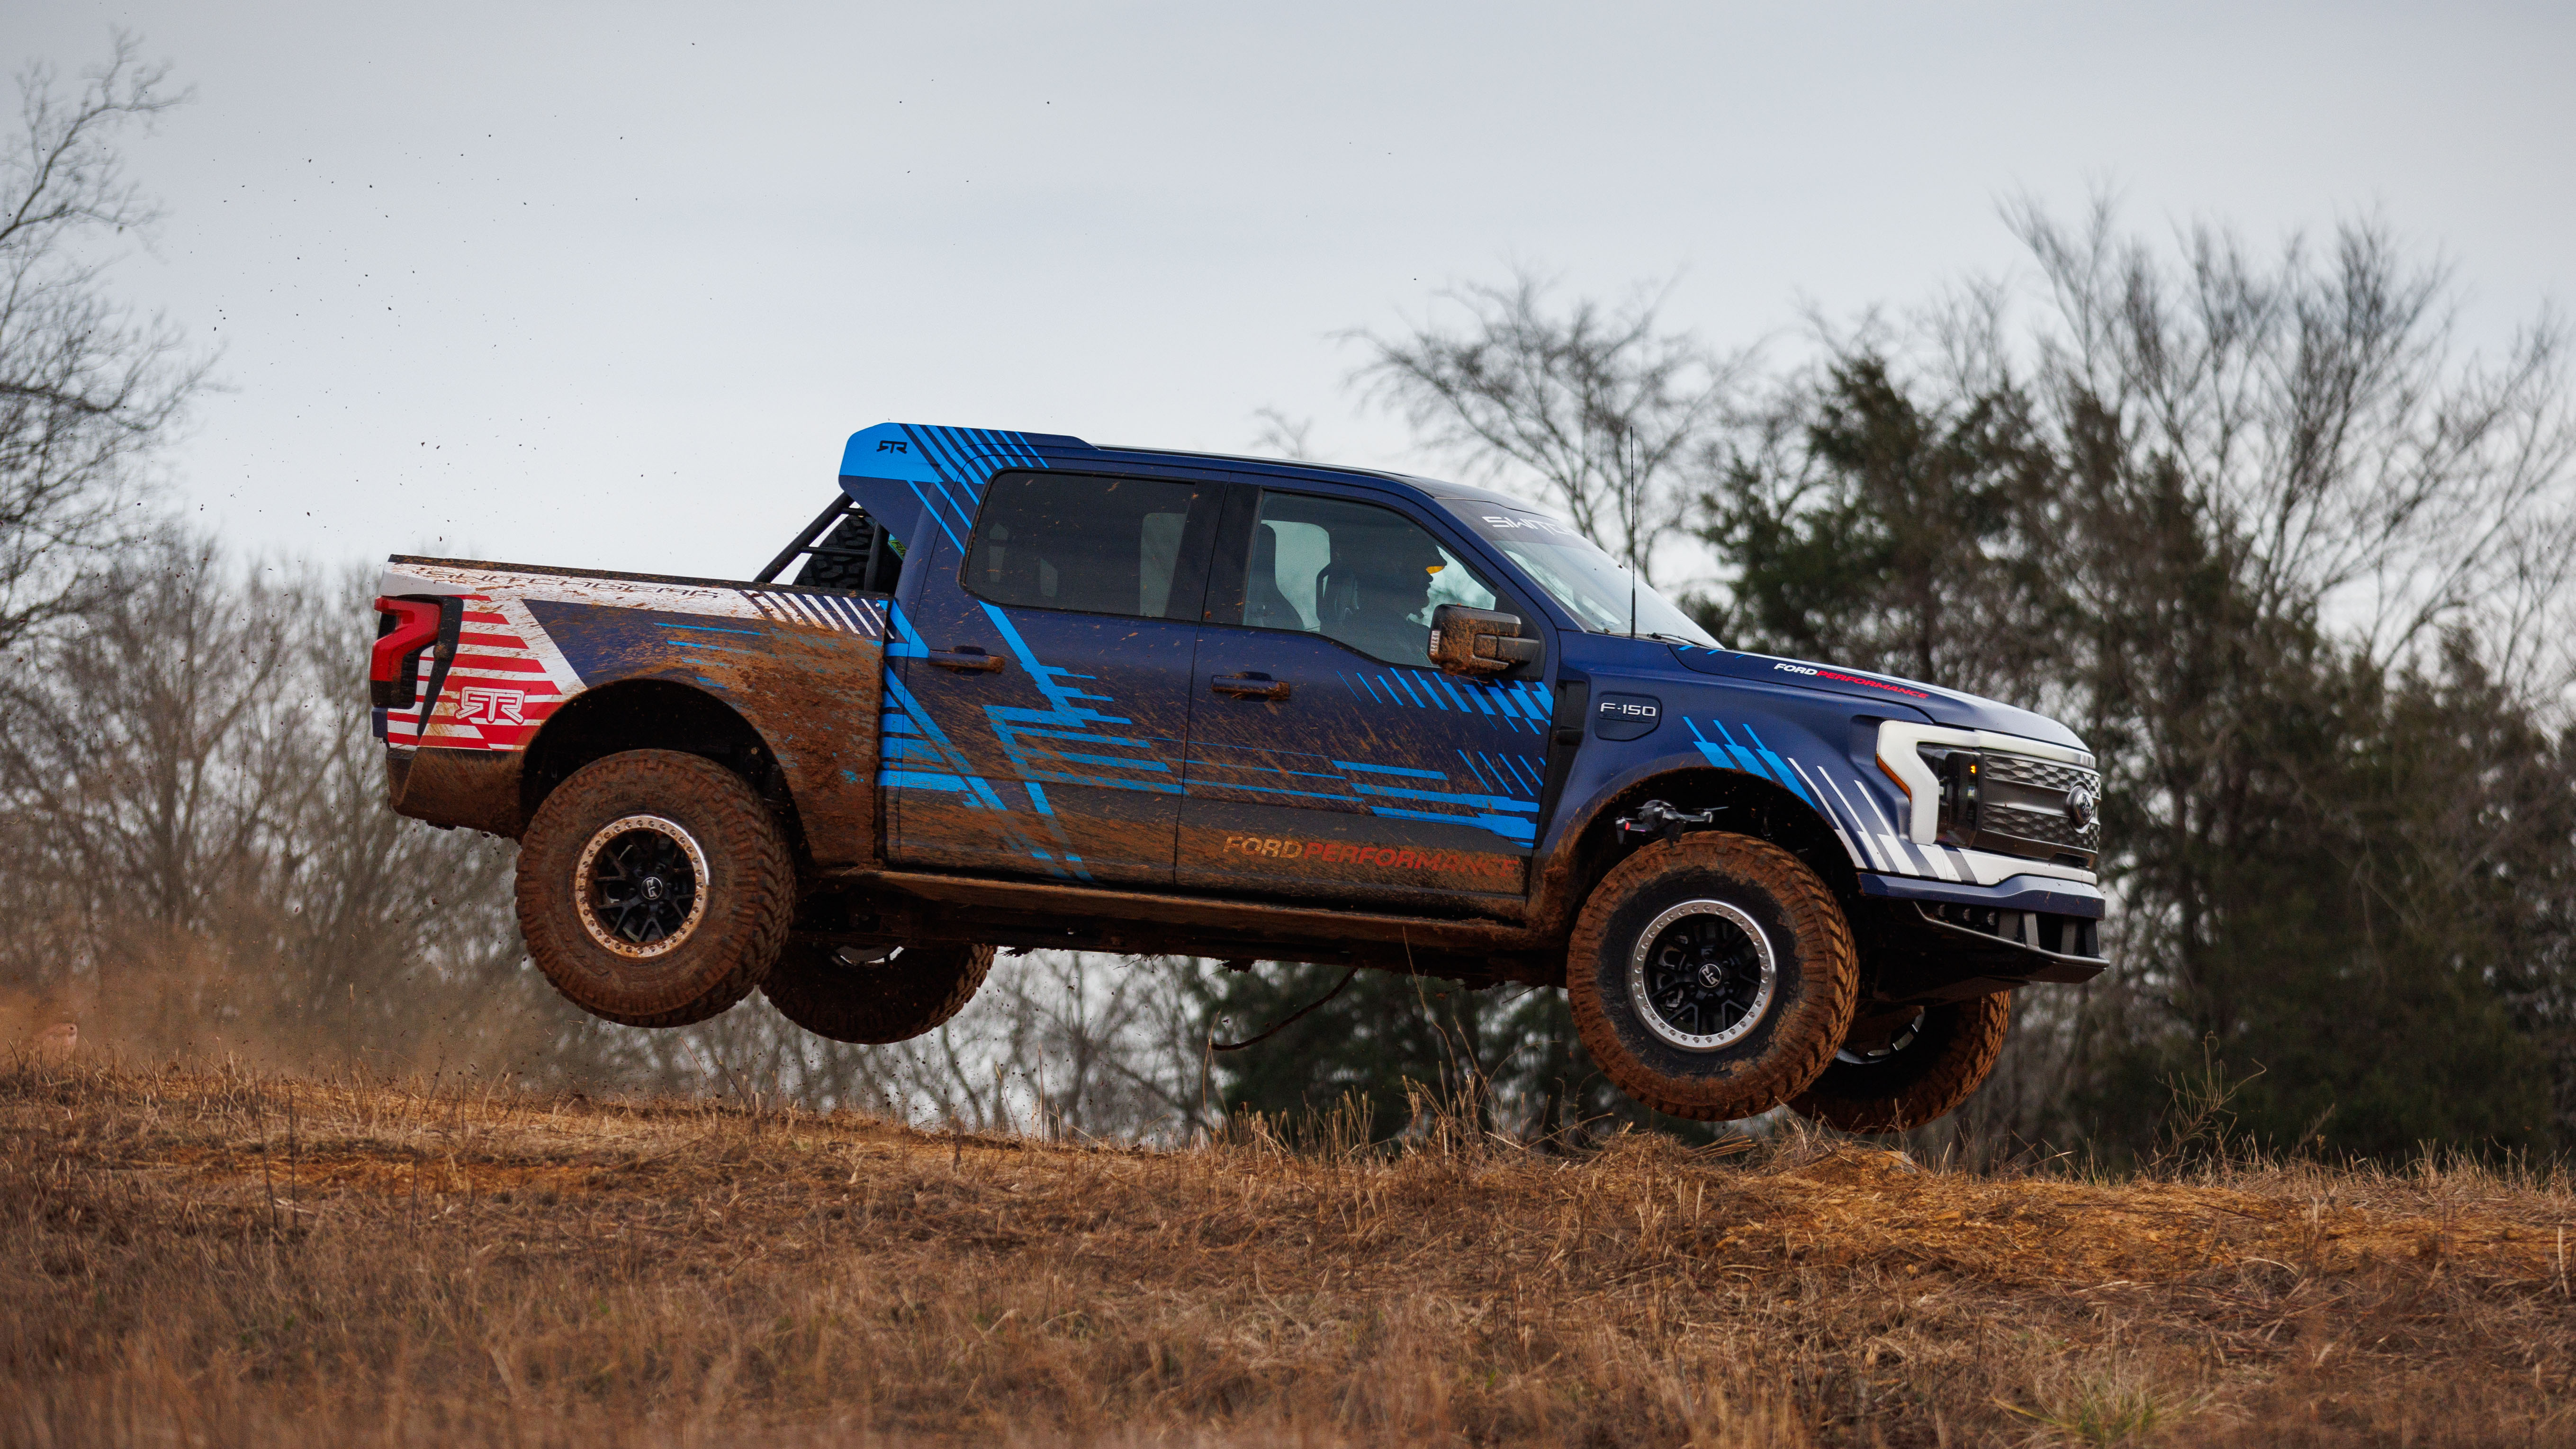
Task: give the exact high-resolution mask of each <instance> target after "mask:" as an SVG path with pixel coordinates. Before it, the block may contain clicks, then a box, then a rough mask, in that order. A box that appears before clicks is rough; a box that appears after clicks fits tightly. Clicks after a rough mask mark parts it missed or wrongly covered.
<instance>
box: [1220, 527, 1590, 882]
mask: <svg viewBox="0 0 2576 1449" xmlns="http://www.w3.org/2000/svg"><path fill="white" fill-rule="evenodd" d="M1229 495H1230V496H1229V500H1228V503H1227V508H1226V517H1225V521H1224V525H1223V527H1222V528H1221V530H1220V533H1221V537H1220V541H1219V543H1218V549H1217V558H1216V561H1215V563H1214V565H1213V566H1212V570H1211V574H1212V579H1213V582H1212V584H1211V586H1210V588H1209V594H1208V613H1207V622H1206V623H1205V624H1203V625H1202V626H1201V629H1200V632H1199V643H1198V651H1197V673H1196V677H1195V679H1194V681H1193V693H1192V702H1191V711H1190V743H1189V759H1188V768H1187V785H1188V795H1187V796H1186V798H1185V799H1184V800H1183V801H1182V803H1181V811H1180V843H1179V854H1178V861H1177V864H1176V869H1175V878H1176V879H1177V881H1178V882H1179V883H1180V884H1182V885H1184V886H1199V887H1205V888H1210V889H1217V890H1224V891H1227V892H1229V893H1253V894H1266V895H1277V896H1285V897H1305V898H1313V899H1330V900H1368V901H1377V902H1383V903H1387V904H1395V905H1412V906H1416V907H1419V908H1423V909H1432V910H1437V909H1441V908H1442V907H1444V906H1454V905H1455V904H1456V903H1457V902H1458V901H1459V899H1460V898H1461V897H1462V896H1471V897H1472V896H1478V895H1482V896H1492V897H1518V896H1519V895H1520V894H1521V893H1522V891H1523V889H1524V887H1525V884H1526V875H1527V870H1528V863H1529V856H1530V851H1531V846H1532V841H1533V836H1534V834H1535V831H1536V827H1537V822H1538V814H1539V797H1540V793H1541V786H1542V781H1543V778H1544V776H1545V773H1546V768H1547V742H1548V715H1549V695H1548V693H1547V690H1546V688H1545V686H1544V685H1542V684H1540V683H1538V682H1537V681H1539V680H1542V679H1544V678H1546V677H1547V676H1546V670H1547V668H1548V665H1547V664H1546V663H1545V662H1542V663H1540V664H1537V665H1524V666H1522V667H1521V668H1520V669H1518V670H1516V671H1514V673H1513V674H1511V675H1510V676H1507V677H1504V678H1502V679H1498V680H1471V679H1463V678H1459V677H1457V676H1453V675H1449V674H1445V673H1443V672H1442V671H1440V670H1438V669H1435V668H1433V667H1432V666H1431V661H1430V657H1429V654H1428V648H1427V646H1428V643H1429V638H1430V621H1431V610H1432V608H1433V607H1434V606H1435V605H1437V604H1443V603H1460V604H1468V605H1472V606H1475V607H1478V608H1497V607H1499V608H1503V609H1507V610H1510V611H1512V612H1515V613H1518V614H1520V615H1521V617H1522V619H1523V621H1524V632H1525V633H1526V634H1528V635H1530V636H1531V637H1543V634H1544V626H1543V625H1542V624H1541V623H1540V621H1539V620H1538V619H1537V617H1536V616H1535V615H1534V614H1532V613H1531V612H1530V611H1529V610H1528V609H1527V608H1526V607H1524V606H1522V605H1520V604H1519V603H1518V602H1517V601H1515V600H1513V599H1511V598H1508V597H1500V596H1498V594H1497V592H1496V590H1495V588H1494V586H1493V584H1492V582H1491V581H1490V580H1487V579H1485V578H1483V577H1481V576H1480V575H1479V574H1478V573H1477V572H1476V570H1475V569H1474V568H1472V567H1471V566H1470V565H1468V564H1467V563H1466V562H1464V561H1463V559H1462V558H1461V557H1460V555H1459V553H1458V552H1457V551H1455V550H1453V549H1451V548H1450V547H1449V546H1447V545H1446V544H1444V543H1443V542H1442V539H1441V537H1440V536H1439V535H1438V534H1436V533H1435V532H1434V531H1433V530H1432V529H1431V528H1429V527H1426V526H1425V523H1424V522H1423V521H1422V520H1420V519H1416V518H1414V517H1411V516H1408V515H1407V514H1406V513H1404V512H1402V511H1399V510H1398V509H1395V508H1392V507H1388V506H1386V505H1384V504H1381V503H1376V502H1369V501H1363V500H1362V499H1360V498H1356V497H1351V496H1339V495H1332V494H1327V493H1323V492H1320V491H1319V492H1306V491H1301V490H1284V489H1268V488H1254V487H1249V486H1242V487H1236V488H1233V489H1230V490H1229Z"/></svg>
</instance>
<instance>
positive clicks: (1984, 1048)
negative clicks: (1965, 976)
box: [1789, 991, 2012, 1132]
mask: <svg viewBox="0 0 2576 1449" xmlns="http://www.w3.org/2000/svg"><path fill="white" fill-rule="evenodd" d="M2011 1027H2012V993H2011V992H2009V991H1999V992H1997V993H1995V994H1994V995H1992V996H1980V997H1977V998H1975V999H1974V1000H1970V1001H1957V1002H1951V1003H1949V1004H1947V1005H1943V1006H1928V1007H1925V1008H1924V1009H1923V1010H1922V1011H1921V1012H1919V1013H1917V1014H1916V1015H1915V1016H1914V1017H1913V1018H1912V1019H1911V1020H1910V1021H1902V1022H1899V1023H1896V1024H1895V1030H1894V1031H1893V1032H1891V1033H1887V1034H1886V1035H1885V1038H1884V1040H1883V1041H1879V1042H1873V1043H1871V1044H1870V1045H1868V1046H1866V1047H1861V1048H1855V1047H1854V1046H1853V1045H1850V1044H1846V1045H1845V1047H1844V1049H1843V1050H1842V1051H1840V1052H1837V1053H1836V1054H1835V1056H1834V1061H1833V1065H1831V1066H1829V1067H1827V1068H1825V1070H1824V1074H1823V1075H1822V1076H1819V1077H1817V1078H1816V1080H1815V1082H1814V1083H1813V1084H1812V1085H1810V1086H1809V1087H1808V1088H1807V1090H1805V1091H1804V1092H1801V1093H1799V1094H1798V1096H1797V1097H1796V1098H1795V1099H1793V1100H1792V1101H1791V1102H1790V1103H1789V1106H1790V1107H1791V1109H1793V1110H1794V1111H1796V1112H1797V1113H1798V1115H1800V1116H1802V1117H1808V1118H1812V1119H1814V1120H1815V1121H1818V1122H1822V1123H1824V1124H1825V1125H1827V1126H1829V1127H1839V1128H1841V1129H1842V1130H1844V1131H1845V1132H1904V1131H1908V1130H1911V1129H1913V1128H1916V1127H1920V1126H1922V1125H1924V1124H1925V1123H1927V1122H1937V1121H1939V1120H1940V1119H1941V1118H1943V1117H1946V1116H1948V1115H1950V1113H1951V1112H1953V1111H1955V1110H1957V1108H1958V1106H1959V1104H1960V1103H1962V1102H1965V1101H1966V1100H1968V1098H1970V1097H1972V1096H1974V1095H1976V1091H1977V1088H1978V1087H1980V1086H1982V1085H1984V1084H1985V1080H1986V1074H1987V1073H1989V1072H1991V1071H1993V1070H1994V1069H1995V1059H1996V1058H1997V1057H1999V1056H2001V1055H2002V1054H2003V1049H2004V1036H2005V1033H2006V1032H2008V1031H2009V1030H2010V1029H2011ZM1873 1035H1874V1036H1875V1035H1878V1033H1873Z"/></svg>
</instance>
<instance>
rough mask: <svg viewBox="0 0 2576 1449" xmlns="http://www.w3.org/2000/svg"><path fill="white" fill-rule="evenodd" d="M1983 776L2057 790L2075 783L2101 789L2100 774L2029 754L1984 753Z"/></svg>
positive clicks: (2073, 786) (2097, 789) (2009, 782)
mask: <svg viewBox="0 0 2576 1449" xmlns="http://www.w3.org/2000/svg"><path fill="white" fill-rule="evenodd" d="M1986 778H1987V779H1989V780H2001V781H2003V782H2005V783H2006V784H2011V785H2032V786H2036V787H2038V788H2039V789H2042V790H2055V791H2058V792H2059V793H2061V794H2063V793H2064V792H2066V791H2068V790H2072V789H2074V788H2075V787H2076V786H2077V785H2078V784H2085V785H2090V786H2092V787H2093V789H2094V792H2095V793H2096V794H2099V793H2100V792H2101V789H2102V777H2101V776H2100V775H2097V774H2095V773H2093V772H2092V771H2091V770H2087V769H2082V768H2080V767H2078V766H2075V765H2061V764H2059V763H2057V762H2056V761H2055V760H2042V759H2035V758H2033V757H2031V756H2029V755H2003V754H1996V753H1994V752H1992V751H1988V752H1987V754H1986Z"/></svg>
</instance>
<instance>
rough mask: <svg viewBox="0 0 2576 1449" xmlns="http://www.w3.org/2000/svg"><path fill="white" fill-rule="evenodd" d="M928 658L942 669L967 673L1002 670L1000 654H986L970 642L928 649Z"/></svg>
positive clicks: (998, 671) (986, 672)
mask: <svg viewBox="0 0 2576 1449" xmlns="http://www.w3.org/2000/svg"><path fill="white" fill-rule="evenodd" d="M929 658H930V662H931V663H933V664H936V665H938V666H939V667H940V668H942V669H955V670H959V671H962V672H964V673H968V674H999V673H1001V672H1002V656H1001V655H999V654H987V653H985V652H984V651H983V650H981V649H978V648H976V647H975V646H974V645H972V644H960V645H958V646H957V647H956V648H954V649H933V650H931V651H930V655H929Z"/></svg>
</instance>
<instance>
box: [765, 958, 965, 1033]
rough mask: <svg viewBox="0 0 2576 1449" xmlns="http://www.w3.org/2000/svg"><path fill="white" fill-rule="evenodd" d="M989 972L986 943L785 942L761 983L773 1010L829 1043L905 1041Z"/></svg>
mask: <svg viewBox="0 0 2576 1449" xmlns="http://www.w3.org/2000/svg"><path fill="white" fill-rule="evenodd" d="M992 969H993V948H992V947H990V946H967V945H956V944H950V943H946V942H941V943H938V944H935V945H929V946H902V947H890V948H885V949H883V950H881V951H877V952H871V951H869V950H867V949H865V948H862V947H854V946H824V945H816V944H812V943H809V942H805V941H790V942H788V943H787V949H786V950H784V951H782V952H780V953H779V956H778V962H777V964H776V965H774V966H772V967H771V968H770V971H769V979H768V980H767V981H766V982H763V983H762V985H761V988H760V989H761V994H762V995H764V996H767V997H768V998H769V1004H770V1005H772V1006H775V1007H777V1008H778V1014H779V1015H781V1016H784V1017H786V1018H787V1019H788V1020H789V1021H792V1022H794V1023H796V1024H797V1025H798V1026H801V1027H803V1028H805V1029H806V1030H807V1031H810V1032H812V1033H814V1034H815V1035H816V1036H828V1037H830V1038H831V1039H832V1040H834V1041H846V1042H859V1043H862V1044H866V1045H882V1044H884V1043H887V1042H898V1041H910V1040H912V1039H913V1038H914V1037H917V1036H919V1035H921V1034H922V1033H923V1032H926V1031H930V1030H932V1029H934V1028H936V1027H937V1026H938V1025H939V1024H940V1023H942V1022H944V1021H946V1020H948V1018H950V1017H952V1016H955V1015H956V1014H957V1013H958V1011H959V1010H961V1009H962V1008H964V1006H965V1005H966V1003H967V1002H968V1001H970V1000H972V999H974V996H975V992H976V990H977V988H979V987H981V986H982V985H983V984H984V973H986V972H987V971H990V970H992Z"/></svg>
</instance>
